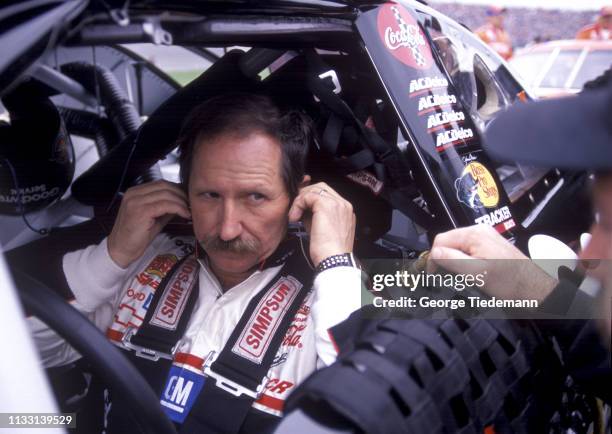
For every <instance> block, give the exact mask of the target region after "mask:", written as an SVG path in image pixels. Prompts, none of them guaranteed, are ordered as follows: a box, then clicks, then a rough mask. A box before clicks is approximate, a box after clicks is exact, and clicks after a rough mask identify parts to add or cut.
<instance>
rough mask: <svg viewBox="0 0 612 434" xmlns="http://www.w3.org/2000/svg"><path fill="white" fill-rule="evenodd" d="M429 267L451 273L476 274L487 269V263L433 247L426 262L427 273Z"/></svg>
mask: <svg viewBox="0 0 612 434" xmlns="http://www.w3.org/2000/svg"><path fill="white" fill-rule="evenodd" d="M432 262H433V263H434V264H431V263H432ZM430 267H433V268H434V269H440V268H443V269H444V270H448V271H450V272H453V273H463V274H478V273H482V272H484V271H485V270H486V269H487V261H486V260H483V259H476V258H472V257H471V256H468V255H466V254H465V253H463V252H462V251H461V250H457V249H453V248H449V247H434V248H432V249H431V252H430V254H429V257H428V260H427V268H428V272H429V269H430Z"/></svg>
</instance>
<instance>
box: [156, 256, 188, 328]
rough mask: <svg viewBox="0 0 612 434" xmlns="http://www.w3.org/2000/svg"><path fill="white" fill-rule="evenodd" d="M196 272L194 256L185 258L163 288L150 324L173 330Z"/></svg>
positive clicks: (185, 302)
mask: <svg viewBox="0 0 612 434" xmlns="http://www.w3.org/2000/svg"><path fill="white" fill-rule="evenodd" d="M197 274H198V265H197V262H196V260H195V259H194V258H189V259H186V260H185V262H183V263H182V264H181V266H180V267H179V269H178V270H177V271H176V272H175V273H174V275H173V276H172V278H171V279H170V281H169V282H168V285H167V286H166V288H165V289H164V293H163V294H162V296H161V299H160V301H159V303H158V304H157V308H156V309H155V312H154V313H153V317H152V318H151V320H150V321H149V323H150V324H152V325H154V326H157V327H162V328H165V329H168V330H175V329H176V327H177V325H178V322H179V318H180V317H181V314H182V313H183V310H184V309H185V305H186V304H187V300H188V298H189V294H190V293H191V290H192V289H193V286H194V283H195V281H196V277H197Z"/></svg>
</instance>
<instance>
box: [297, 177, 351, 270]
mask: <svg viewBox="0 0 612 434" xmlns="http://www.w3.org/2000/svg"><path fill="white" fill-rule="evenodd" d="M300 219H302V220H303V221H304V225H305V226H306V230H307V231H308V233H309V234H310V259H311V260H312V263H313V264H314V266H315V267H316V266H317V265H318V264H319V263H320V262H321V261H323V260H324V259H325V258H328V257H330V256H332V255H339V254H343V253H349V252H352V251H353V242H354V240H355V221H356V219H355V213H354V212H353V206H352V205H351V203H350V202H348V201H347V200H345V199H344V198H343V197H342V196H340V195H339V194H338V193H336V192H335V191H334V190H333V189H332V188H331V187H330V186H329V185H327V184H325V183H324V182H319V183H317V184H313V185H308V186H306V187H303V188H302V189H300V192H299V193H298V195H297V197H296V198H295V200H294V201H293V204H292V205H291V208H290V209H289V221H290V222H297V221H299V220H300Z"/></svg>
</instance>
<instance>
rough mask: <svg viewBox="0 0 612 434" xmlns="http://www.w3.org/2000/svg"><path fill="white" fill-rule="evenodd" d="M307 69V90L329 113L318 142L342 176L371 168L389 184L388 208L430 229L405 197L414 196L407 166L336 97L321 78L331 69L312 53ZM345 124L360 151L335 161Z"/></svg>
mask: <svg viewBox="0 0 612 434" xmlns="http://www.w3.org/2000/svg"><path fill="white" fill-rule="evenodd" d="M305 57H306V61H307V64H308V68H309V74H308V87H309V89H310V91H311V92H312V93H313V94H314V95H315V96H316V97H317V99H318V100H319V101H320V102H321V103H322V104H323V106H324V107H326V108H327V109H328V110H329V111H330V115H329V117H328V121H327V124H326V126H325V129H324V132H323V135H322V142H323V149H324V151H325V152H327V153H329V154H331V155H333V156H334V157H335V158H334V163H335V164H336V166H337V167H338V168H339V169H340V170H341V171H342V172H343V173H344V174H345V175H346V174H349V173H351V172H357V171H360V170H363V169H365V168H367V167H371V168H372V170H373V171H374V174H375V176H376V178H378V179H379V180H381V181H383V182H384V183H385V184H388V183H389V181H390V182H391V184H392V185H391V187H389V186H387V188H385V189H384V190H383V191H382V193H381V194H382V197H383V198H384V199H385V200H387V201H388V202H389V203H390V204H391V206H393V207H394V208H396V209H398V210H400V211H402V212H403V213H404V214H406V215H407V216H408V217H410V218H411V219H412V220H414V221H415V222H416V223H417V224H419V225H420V226H422V227H424V228H426V229H427V228H431V227H432V226H433V217H432V216H431V215H429V214H428V213H426V212H425V211H424V210H423V209H422V208H420V207H419V206H418V205H417V204H416V203H414V202H413V201H412V200H411V199H410V198H409V197H407V196H415V195H414V194H410V193H414V190H415V189H414V188H413V187H411V184H412V178H411V177H410V174H409V170H408V167H407V165H406V163H405V162H404V161H402V158H401V155H400V154H399V150H398V149H396V148H394V147H392V146H391V145H389V144H388V143H387V142H385V140H384V139H383V138H382V137H380V135H378V134H377V133H376V132H375V131H373V130H371V129H369V128H367V127H366V126H365V125H364V123H363V122H361V121H360V120H359V119H358V118H357V116H356V115H355V114H354V112H353V111H352V110H351V108H350V107H349V106H348V105H347V104H346V102H345V101H344V100H342V98H340V96H338V95H337V93H336V92H338V89H337V83H335V82H333V80H332V83H331V84H332V85H330V83H329V81H326V80H325V78H327V77H330V74H328V72H329V71H330V70H331V68H330V67H329V66H327V65H326V64H325V63H324V61H323V60H322V59H321V57H320V56H319V55H318V54H317V53H316V51H314V50H305ZM345 125H351V126H353V127H354V128H355V130H356V131H357V133H358V134H359V136H360V138H361V142H362V143H363V146H362V149H361V150H359V151H357V152H355V153H353V154H352V155H349V156H346V157H343V158H339V157H337V151H338V147H339V141H340V137H341V134H342V130H343V128H344V127H345Z"/></svg>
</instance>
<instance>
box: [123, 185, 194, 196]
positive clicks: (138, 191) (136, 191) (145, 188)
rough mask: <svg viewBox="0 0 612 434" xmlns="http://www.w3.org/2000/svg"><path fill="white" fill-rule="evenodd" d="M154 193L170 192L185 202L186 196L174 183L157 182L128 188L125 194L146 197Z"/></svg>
mask: <svg viewBox="0 0 612 434" xmlns="http://www.w3.org/2000/svg"><path fill="white" fill-rule="evenodd" d="M156 191H171V192H174V193H175V194H176V195H178V196H180V197H182V198H184V199H185V200H187V194H186V193H185V192H184V191H183V189H182V188H181V185H180V184H176V183H174V182H170V181H165V180H158V181H153V182H148V183H146V184H141V185H137V186H134V187H131V188H129V189H128V190H127V191H126V192H125V194H126V196H129V197H138V196H143V195H147V194H150V193H153V192H156Z"/></svg>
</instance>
